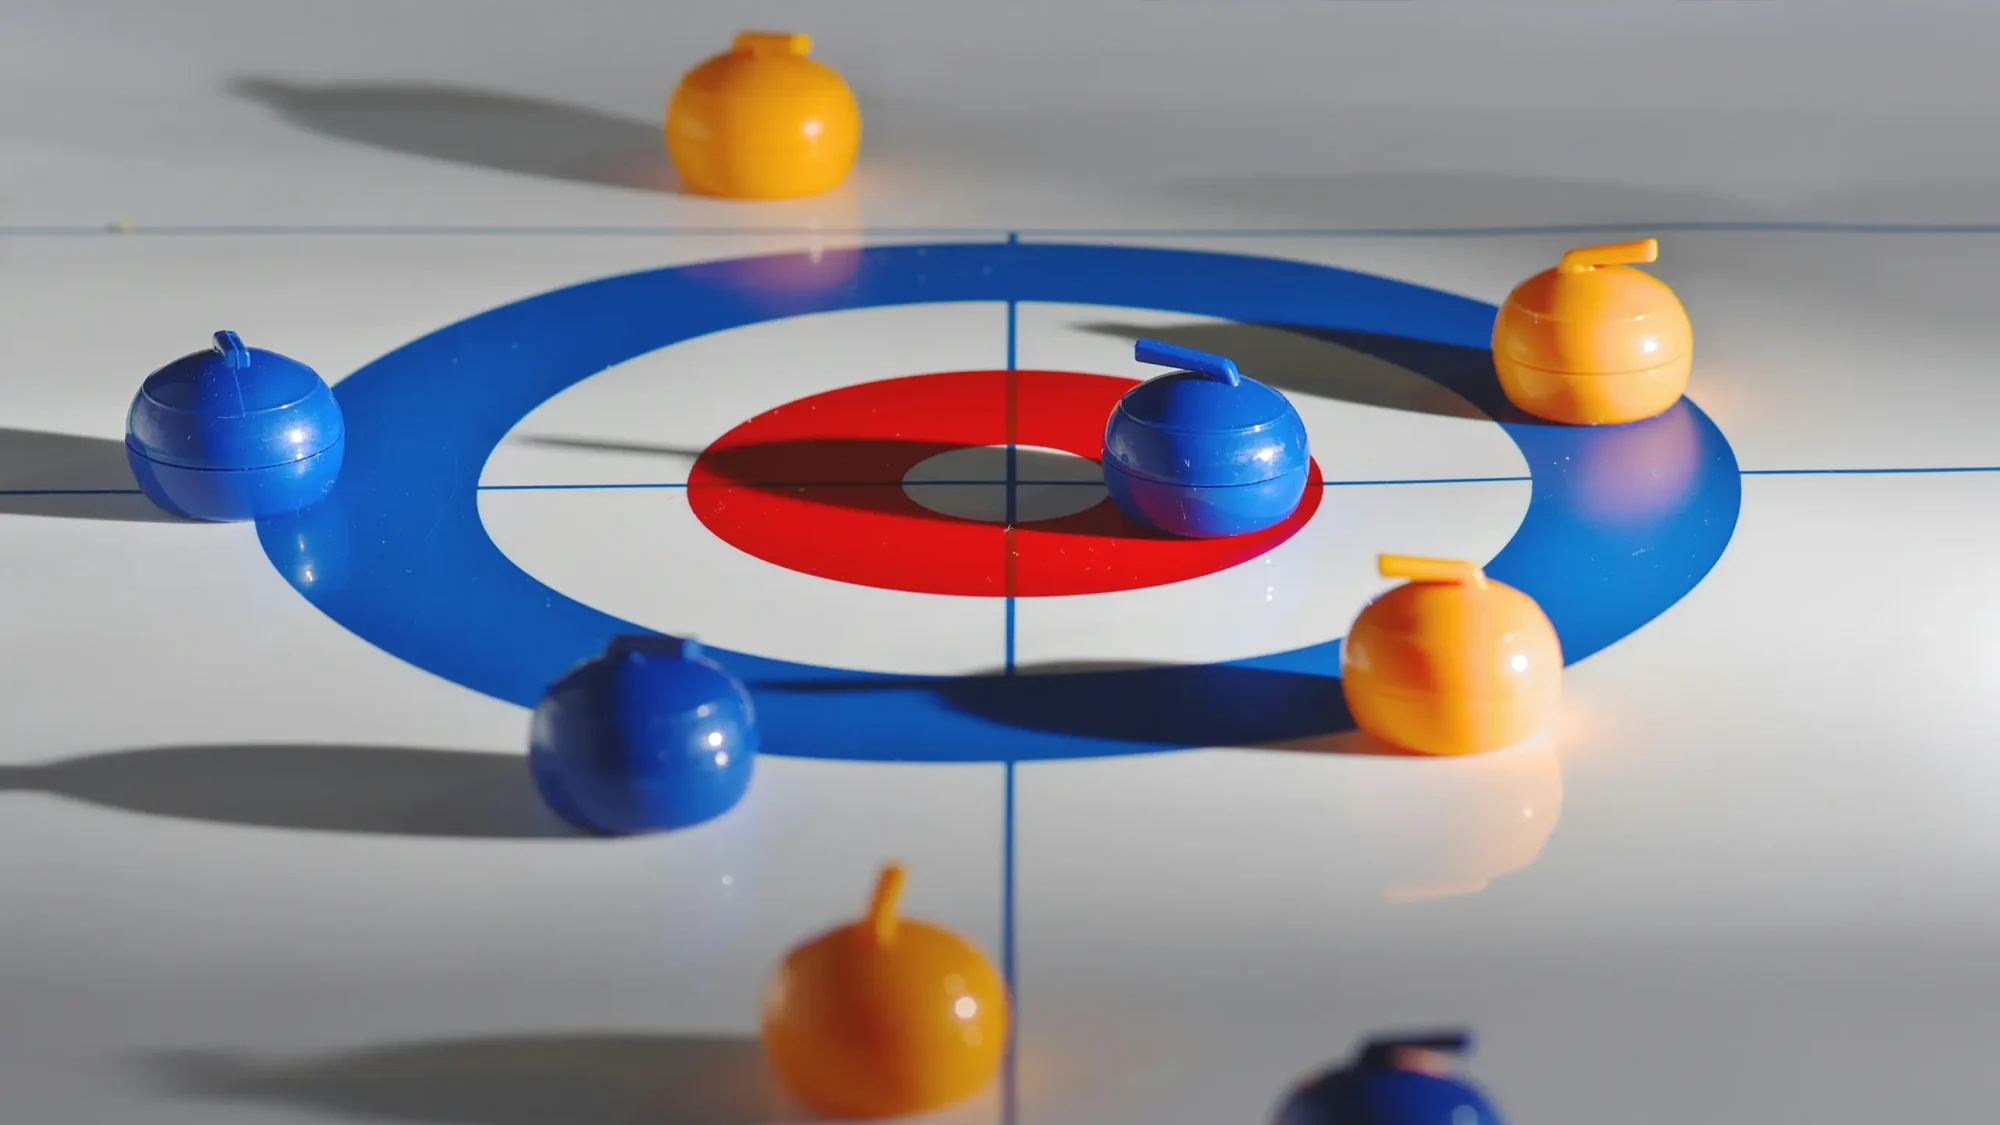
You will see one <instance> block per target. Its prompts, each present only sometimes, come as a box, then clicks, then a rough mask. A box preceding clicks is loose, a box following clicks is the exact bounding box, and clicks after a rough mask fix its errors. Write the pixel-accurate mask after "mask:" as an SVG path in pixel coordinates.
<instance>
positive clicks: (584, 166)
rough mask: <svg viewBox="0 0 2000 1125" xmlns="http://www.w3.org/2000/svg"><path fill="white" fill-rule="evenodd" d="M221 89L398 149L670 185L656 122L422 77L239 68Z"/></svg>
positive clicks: (611, 181) (660, 187) (515, 168)
mask: <svg viewBox="0 0 2000 1125" xmlns="http://www.w3.org/2000/svg"><path fill="white" fill-rule="evenodd" d="M229 91H230V92H231V93H232V94H235V95H236V96H237V97H240V98H243V99H246V100H248V101H252V102H256V103H257V104H259V105H262V106H265V107H266V108H268V109H271V110H273V111H275V112H276V113H277V114H278V115H279V116H280V117H282V118H284V119H285V120H286V121H289V122H291V123H292V124H293V125H296V126H298V127H299V128H302V129H305V130H307V131H309V132H313V133H318V134H321V135H323V136H328V137H334V138H337V139H340V140H344V141H352V142H356V143H359V144H364V145H370V146H373V147H375V148H380V149H386V150H388V151H390V152H397V153H402V154H403V155H406V156H421V157H426V158H428V159H432V160H443V161H448V162H450V163H454V164H464V165H469V166H472V167H475V168H486V169H490V170H493V171H499V172H512V173H515V174H517V175H524V176H540V177H544V178H547V179H557V180H567V181H570V182H572V183H584V184H598V185H601V186H604V187H618V188H628V189H632V190H636V191H650V192H677V191H679V190H680V182H679V178H678V177H677V176H676V175H675V173H674V169H673V164H672V162H671V161H670V160H669V159H668V157H667V151H666V139H665V136H664V135H663V134H662V132H661V125H660V123H658V122H650V121H633V120H630V119H627V118H623V117H617V116H614V115H612V114H608V113H603V112H601V111H598V110H594V109H587V108H584V107H581V106H572V105H563V104H561V103H558V102H549V101H543V100H541V99H538V98H532V97H525V96H522V95H519V94H507V93H500V92H498V91H492V90H471V89H463V88H459V87H452V86H440V85H434V84H429V83H394V82H355V83H339V84H330V85H304V84H300V83H293V82H286V81H283V80H280V79H275V78H265V77H253V76H245V77H239V78H236V79H234V80H232V81H231V82H230V83H229ZM662 111H663V112H664V107H663V110H662Z"/></svg>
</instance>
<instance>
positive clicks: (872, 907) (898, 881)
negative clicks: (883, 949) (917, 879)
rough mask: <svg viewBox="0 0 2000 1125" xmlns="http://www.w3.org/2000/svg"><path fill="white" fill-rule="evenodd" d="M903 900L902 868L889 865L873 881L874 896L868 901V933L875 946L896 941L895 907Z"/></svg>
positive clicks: (898, 865)
mask: <svg viewBox="0 0 2000 1125" xmlns="http://www.w3.org/2000/svg"><path fill="white" fill-rule="evenodd" d="M902 898H903V868H902V866H901V865H900V864H894V863H892V864H889V865H888V866H887V867H884V868H883V869H882V874H881V876H880V877H879V878H877V879H876V880H875V896H874V897H873V898H871V899H869V900H868V932H869V933H870V934H871V935H873V936H874V938H875V944H876V945H888V944H889V943H890V942H893V941H895V940H896V906H897V904H899V903H900V902H901V901H902Z"/></svg>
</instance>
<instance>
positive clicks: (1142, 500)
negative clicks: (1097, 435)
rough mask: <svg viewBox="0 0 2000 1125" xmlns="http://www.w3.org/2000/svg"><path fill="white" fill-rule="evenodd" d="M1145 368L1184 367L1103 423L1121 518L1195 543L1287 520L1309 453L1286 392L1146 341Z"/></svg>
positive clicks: (1107, 478) (1219, 361)
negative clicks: (1146, 364)
mask: <svg viewBox="0 0 2000 1125" xmlns="http://www.w3.org/2000/svg"><path fill="white" fill-rule="evenodd" d="M1136 354H1137V357H1138V360H1139V362H1141V363H1152V364H1159V365H1161V366H1167V367H1180V368H1184V370H1180V371H1176V372H1174V373H1173V374H1170V375H1162V376H1160V377H1158V378H1156V379H1149V380H1147V381H1146V382H1144V383H1141V384H1140V385H1138V386H1136V387H1134V388H1132V389H1131V390H1130V391H1127V392H1126V394H1125V397H1123V398H1121V399H1119V400H1118V405H1117V407H1116V408H1115V409H1113V410H1112V412H1111V420H1110V421H1109V422H1107V423H1106V424H1105V427H1104V457H1103V463H1104V487H1105V490H1106V491H1107V492H1109V493H1110V494H1111V501H1112V503H1114V504H1116V505H1117V506H1118V510H1119V511H1121V512H1123V513H1124V514H1125V518H1127V519H1129V520H1131V521H1132V522H1134V523H1137V524H1140V525H1141V526H1144V527H1150V528H1153V529H1154V530H1157V531H1163V532H1166V533H1167V534H1169V535H1179V536H1184V537H1186V538H1190V539H1219V538H1222V537H1224V536H1230V535H1247V534H1249V533H1250V532H1253V531H1262V530H1264V529H1265V528H1267V527H1272V526H1275V525H1277V524H1279V523H1283V522H1284V521H1285V520H1286V519H1287V518H1288V517H1290V516H1291V514H1292V513H1293V512H1294V511H1296V510H1297V509H1298V506H1299V499H1300V498H1301V497H1303V496H1304V495H1305V491H1306V475H1307V473H1308V472H1309V470H1310V464H1309V462H1310V460H1311V457H1312V453H1311V450H1310V449H1308V448H1307V445H1306V427H1305V423H1304V422H1303V421H1302V420H1301V419H1300V418H1299V412H1298V410H1297V409H1296V408H1294V407H1293V406H1292V404H1291V402H1290V401H1289V400H1287V399H1286V398H1285V396H1284V395H1282V394H1279V393H1278V392H1277V391H1274V390H1272V389H1271V388H1270V387H1267V386H1265V385H1264V384H1262V383H1259V382H1257V381H1256V380H1255V379H1249V378H1245V377H1244V376H1243V375H1242V374H1241V373H1239V372H1238V371H1237V370H1236V364H1235V363H1233V362H1231V361H1230V360H1227V359H1224V358H1223V357H1221V356H1218V355H1210V354H1209V353H1207V352H1198V351H1195V350H1193V349H1192V348H1182V347H1176V346H1175V345H1172V344H1165V343H1161V342H1160V341H1158V340H1141V341H1139V344H1138V347H1137V349H1136Z"/></svg>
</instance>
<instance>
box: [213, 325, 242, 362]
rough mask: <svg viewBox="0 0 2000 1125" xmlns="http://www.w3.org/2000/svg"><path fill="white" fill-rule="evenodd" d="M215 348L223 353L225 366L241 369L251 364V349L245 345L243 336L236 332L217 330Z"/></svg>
mask: <svg viewBox="0 0 2000 1125" xmlns="http://www.w3.org/2000/svg"><path fill="white" fill-rule="evenodd" d="M215 350H216V351H218V352H221V353H222V363H223V366H225V367H233V368H237V369H241V368H245V367H248V366H250V349H249V348H246V347H244V346H243V337H241V336H238V335H237V334H236V333H234V332H217V333H216V334H215Z"/></svg>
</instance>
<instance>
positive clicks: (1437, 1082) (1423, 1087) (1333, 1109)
mask: <svg viewBox="0 0 2000 1125" xmlns="http://www.w3.org/2000/svg"><path fill="white" fill-rule="evenodd" d="M1276 1125H1502V1122H1501V1118H1500V1114H1499V1112H1498V1111H1496V1110H1495V1109H1494V1108H1493V1105H1492V1103H1491V1102H1489V1101H1488V1100H1487V1098H1486V1095H1485V1094H1484V1093H1482V1092H1481V1091H1480V1090H1479V1088H1478V1087H1476V1086H1474V1085H1472V1084H1471V1083H1470V1082H1467V1081H1465V1080H1463V1079H1460V1078H1456V1077H1452V1076H1450V1075H1443V1074H1427V1073H1424V1072H1423V1071H1419V1070H1406V1069H1402V1068H1399V1067H1393V1066H1386V1065H1381V1064H1379V1063H1372V1062H1367V1061H1364V1062H1361V1063H1357V1064H1356V1065H1354V1066H1351V1067H1346V1068H1343V1069H1341V1070H1336V1071H1333V1072H1332V1073H1330V1074H1327V1075H1325V1076H1323V1077H1321V1078H1319V1079H1318V1080H1316V1081H1314V1082H1311V1083H1309V1084H1307V1085H1305V1086H1303V1087H1301V1088H1300V1089H1299V1090H1298V1091H1296V1092H1295V1093H1293V1094H1292V1096H1291V1097H1290V1099H1288V1100H1287V1101H1286V1103H1285V1105H1284V1107H1283V1108H1282V1109H1281V1110H1280V1111H1279V1113H1278V1118H1277V1123H1276Z"/></svg>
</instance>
